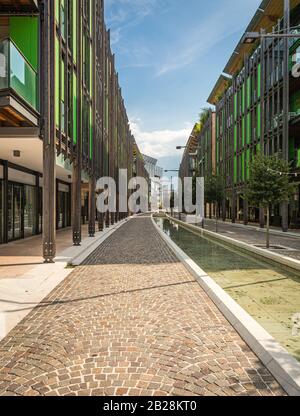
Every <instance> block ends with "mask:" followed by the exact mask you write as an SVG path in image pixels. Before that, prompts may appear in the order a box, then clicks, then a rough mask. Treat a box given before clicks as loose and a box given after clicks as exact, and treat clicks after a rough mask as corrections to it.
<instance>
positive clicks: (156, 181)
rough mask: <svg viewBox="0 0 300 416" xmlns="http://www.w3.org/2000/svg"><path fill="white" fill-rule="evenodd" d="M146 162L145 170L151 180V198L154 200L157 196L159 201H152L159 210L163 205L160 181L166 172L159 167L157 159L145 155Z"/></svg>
mask: <svg viewBox="0 0 300 416" xmlns="http://www.w3.org/2000/svg"><path fill="white" fill-rule="evenodd" d="M143 158H144V161H145V169H146V171H147V172H148V173H149V177H150V180H151V198H154V195H157V199H156V198H155V200H154V199H151V200H152V204H153V206H154V207H155V206H156V207H157V210H158V209H159V207H160V205H161V193H162V190H161V182H160V179H161V178H162V177H163V173H164V170H163V168H161V167H159V166H157V162H158V161H157V159H154V158H153V157H150V156H147V155H143Z"/></svg>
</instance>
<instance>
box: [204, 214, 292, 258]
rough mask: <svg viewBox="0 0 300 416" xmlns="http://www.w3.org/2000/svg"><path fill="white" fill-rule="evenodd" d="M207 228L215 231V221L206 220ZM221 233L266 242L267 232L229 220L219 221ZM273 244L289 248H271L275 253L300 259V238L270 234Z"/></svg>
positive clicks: (255, 241) (252, 242)
mask: <svg viewBox="0 0 300 416" xmlns="http://www.w3.org/2000/svg"><path fill="white" fill-rule="evenodd" d="M205 228H206V229H207V230H210V231H215V229H216V228H215V221H214V220H205ZM219 233H220V234H224V235H225V236H227V237H231V238H234V239H237V240H240V241H243V242H245V243H248V244H263V245H264V244H265V243H266V234H265V232H263V231H258V230H257V229H256V228H255V227H253V230H252V229H251V228H250V227H247V228H246V227H245V228H243V227H240V226H237V225H236V224H230V223H227V222H225V223H224V222H222V221H220V222H219ZM270 240H271V245H275V246H281V247H286V248H288V250H276V249H275V250H271V251H273V252H274V253H277V254H281V255H283V256H287V257H291V258H294V259H296V260H300V238H299V237H292V236H285V235H284V234H283V235H280V234H279V235H277V234H276V235H275V234H271V235H270Z"/></svg>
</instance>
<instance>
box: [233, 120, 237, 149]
mask: <svg viewBox="0 0 300 416" xmlns="http://www.w3.org/2000/svg"><path fill="white" fill-rule="evenodd" d="M234 151H235V152H236V151H237V126H234Z"/></svg>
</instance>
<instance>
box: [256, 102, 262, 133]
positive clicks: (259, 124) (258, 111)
mask: <svg viewBox="0 0 300 416" xmlns="http://www.w3.org/2000/svg"><path fill="white" fill-rule="evenodd" d="M256 134H257V137H260V135H261V108H260V104H258V106H257V127H256Z"/></svg>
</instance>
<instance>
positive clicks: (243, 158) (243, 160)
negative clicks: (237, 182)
mask: <svg viewBox="0 0 300 416" xmlns="http://www.w3.org/2000/svg"><path fill="white" fill-rule="evenodd" d="M241 180H242V182H244V180H245V152H243V153H242V171H241Z"/></svg>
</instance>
